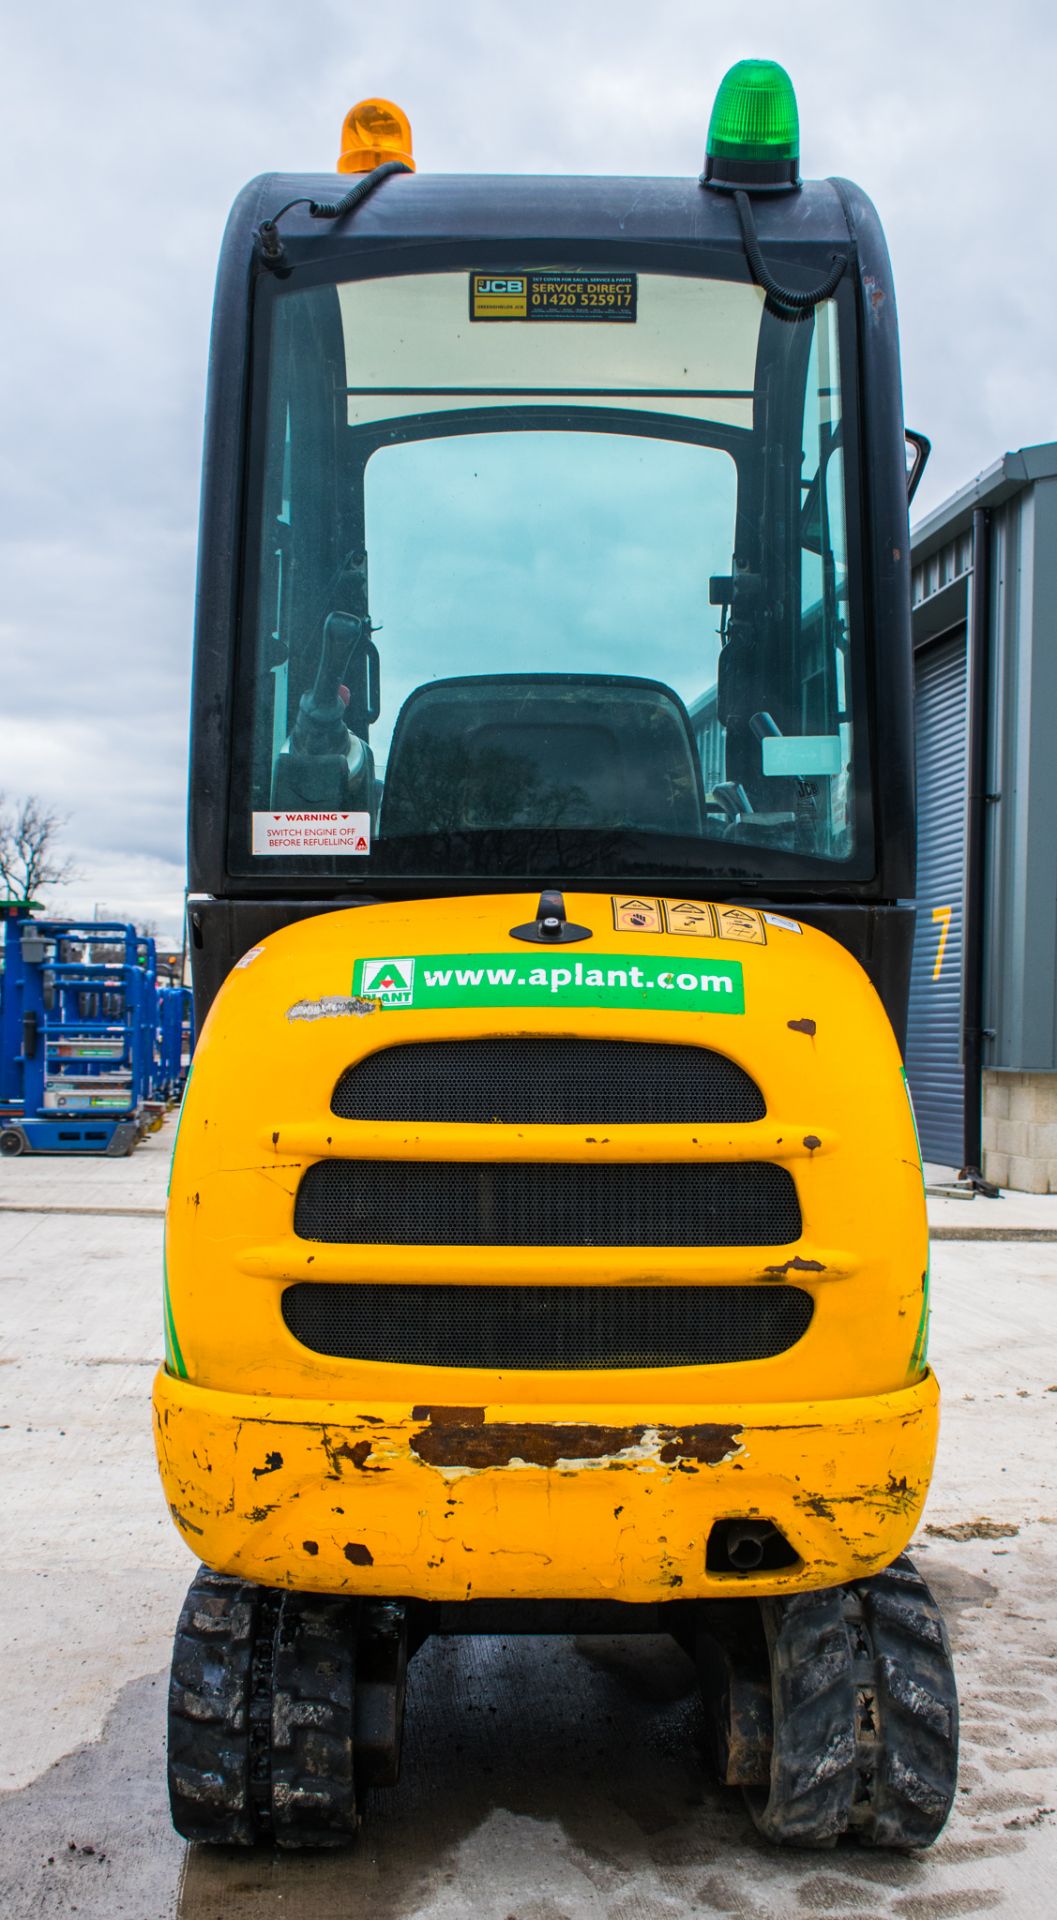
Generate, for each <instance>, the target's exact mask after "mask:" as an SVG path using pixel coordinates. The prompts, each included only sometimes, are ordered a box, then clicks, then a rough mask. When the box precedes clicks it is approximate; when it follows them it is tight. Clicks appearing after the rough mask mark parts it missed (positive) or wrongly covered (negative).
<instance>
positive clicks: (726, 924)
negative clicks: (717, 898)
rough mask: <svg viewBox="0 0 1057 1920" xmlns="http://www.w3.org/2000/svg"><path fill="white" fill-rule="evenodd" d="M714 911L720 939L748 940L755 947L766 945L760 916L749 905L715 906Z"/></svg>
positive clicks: (765, 936)
mask: <svg viewBox="0 0 1057 1920" xmlns="http://www.w3.org/2000/svg"><path fill="white" fill-rule="evenodd" d="M715 912H716V922H717V925H718V929H719V937H720V939H721V940H748V941H750V942H751V943H752V944H753V945H754V946H757V947H765V946H766V945H767V934H766V931H765V929H764V924H763V920H762V917H761V916H760V914H758V913H754V912H753V911H752V909H751V907H717V908H716V910H715Z"/></svg>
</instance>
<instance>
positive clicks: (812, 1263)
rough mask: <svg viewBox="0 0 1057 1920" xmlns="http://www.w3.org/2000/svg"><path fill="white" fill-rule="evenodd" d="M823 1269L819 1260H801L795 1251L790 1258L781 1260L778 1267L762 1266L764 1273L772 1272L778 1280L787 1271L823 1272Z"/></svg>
mask: <svg viewBox="0 0 1057 1920" xmlns="http://www.w3.org/2000/svg"><path fill="white" fill-rule="evenodd" d="M825 1271H826V1269H825V1267H824V1265H823V1263H822V1261H821V1260H802V1259H801V1258H800V1255H799V1254H798V1253H795V1254H794V1255H793V1258H792V1259H791V1260H783V1261H782V1264H781V1266H780V1267H764V1273H769V1274H773V1275H774V1277H775V1279H779V1280H780V1279H781V1278H782V1276H783V1275H784V1274H787V1273H825Z"/></svg>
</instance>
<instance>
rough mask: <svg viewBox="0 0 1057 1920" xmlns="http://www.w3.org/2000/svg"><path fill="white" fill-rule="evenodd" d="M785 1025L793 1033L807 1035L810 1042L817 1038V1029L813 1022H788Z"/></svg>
mask: <svg viewBox="0 0 1057 1920" xmlns="http://www.w3.org/2000/svg"><path fill="white" fill-rule="evenodd" d="M785 1024H786V1026H787V1027H789V1028H790V1029H791V1030H792V1032H793V1033H806V1034H807V1036H808V1039H809V1040H813V1039H814V1038H815V1032H816V1028H815V1022H814V1021H813V1020H787V1021H786V1023H785Z"/></svg>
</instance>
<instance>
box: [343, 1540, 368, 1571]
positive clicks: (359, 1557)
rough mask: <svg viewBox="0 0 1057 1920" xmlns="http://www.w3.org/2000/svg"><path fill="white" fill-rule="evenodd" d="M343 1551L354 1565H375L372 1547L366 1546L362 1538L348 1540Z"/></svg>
mask: <svg viewBox="0 0 1057 1920" xmlns="http://www.w3.org/2000/svg"><path fill="white" fill-rule="evenodd" d="M342 1552H343V1553H344V1555H345V1558H346V1560H349V1561H351V1563H352V1565H353V1566H354V1567H373V1565H374V1555H373V1553H372V1552H371V1549H370V1547H365V1546H364V1545H363V1543H362V1541H360V1540H347V1541H346V1542H345V1545H344V1547H343V1548H342Z"/></svg>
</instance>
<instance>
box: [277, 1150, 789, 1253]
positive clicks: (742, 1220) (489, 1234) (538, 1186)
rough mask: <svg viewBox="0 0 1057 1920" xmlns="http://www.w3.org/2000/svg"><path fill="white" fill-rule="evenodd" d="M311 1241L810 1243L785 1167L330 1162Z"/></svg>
mask: <svg viewBox="0 0 1057 1920" xmlns="http://www.w3.org/2000/svg"><path fill="white" fill-rule="evenodd" d="M294 1232H295V1233H297V1234H299V1235H300V1237H301V1238H302V1239H303V1240H331V1241H339V1242H349V1243H351V1242H368V1243H371V1244H378V1243H383V1244H389V1245H404V1246H407V1245H415V1246H420V1245H426V1246H429V1245H433V1246H469V1247H510V1246H536V1247H758V1246H766V1247H772V1246H784V1245H786V1244H787V1243H788V1242H789V1241H790V1240H796V1239H799V1236H800V1206H799V1202H798V1200H797V1196H796V1188H795V1186H794V1185H793V1181H792V1178H791V1176H790V1175H789V1173H788V1172H787V1171H786V1169H785V1168H784V1167H775V1166H771V1165H769V1164H767V1163H766V1162H757V1161H746V1162H744V1163H741V1164H737V1163H736V1164H733V1165H718V1166H717V1165H705V1166H695V1165H689V1166H687V1165H678V1166H672V1165H668V1164H663V1163H662V1164H658V1163H657V1162H651V1161H647V1162H645V1163H643V1164H639V1165H633V1166H624V1165H612V1164H607V1165H599V1166H579V1165H576V1166H573V1165H569V1164H568V1163H567V1162H564V1161H563V1162H561V1163H559V1164H558V1165H555V1166H541V1165H539V1164H535V1163H533V1164H526V1163H525V1162H514V1163H511V1164H503V1163H497V1162H495V1161H484V1162H473V1161H471V1162H459V1161H450V1162H444V1163H443V1164H438V1163H435V1162H425V1163H416V1162H414V1161H394V1160H380V1161H360V1160H319V1161H317V1162H316V1163H315V1165H314V1166H311V1167H309V1169H308V1171H307V1173H306V1174H305V1176H304V1178H303V1180H302V1181H301V1185H300V1187H299V1189H298V1194H297V1202H296V1205H295V1208H294Z"/></svg>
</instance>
